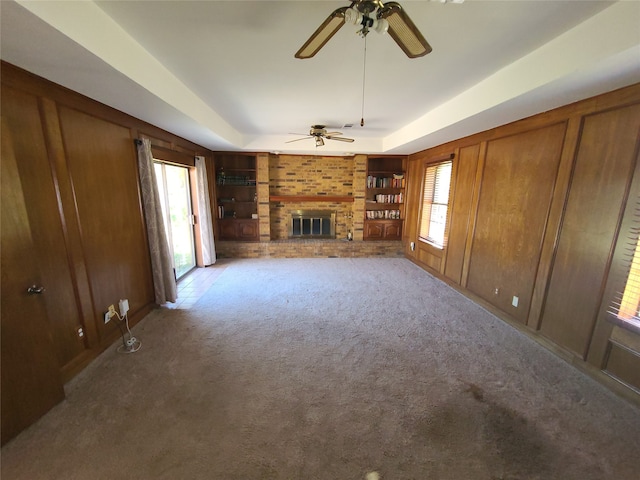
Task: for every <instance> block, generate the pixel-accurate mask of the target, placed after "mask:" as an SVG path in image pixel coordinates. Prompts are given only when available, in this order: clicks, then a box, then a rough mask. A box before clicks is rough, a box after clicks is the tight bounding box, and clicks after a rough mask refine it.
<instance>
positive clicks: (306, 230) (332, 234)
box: [289, 210, 336, 238]
mask: <svg viewBox="0 0 640 480" xmlns="http://www.w3.org/2000/svg"><path fill="white" fill-rule="evenodd" d="M289 238H336V212H333V211H330V210H296V211H295V212H292V213H291V222H290V223H289Z"/></svg>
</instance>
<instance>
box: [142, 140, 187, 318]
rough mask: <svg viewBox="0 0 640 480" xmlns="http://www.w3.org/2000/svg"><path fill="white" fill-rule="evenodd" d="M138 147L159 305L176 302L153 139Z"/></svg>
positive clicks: (176, 293)
mask: <svg viewBox="0 0 640 480" xmlns="http://www.w3.org/2000/svg"><path fill="white" fill-rule="evenodd" d="M136 145H137V147H138V170H139V171H140V187H141V189H142V209H143V211H144V216H145V221H146V224H147V237H148V238H149V252H150V254H151V270H152V274H153V289H154V293H155V301H156V303H157V304H158V305H162V304H163V303H167V302H172V303H174V302H175V301H176V298H178V292H177V287H176V278H175V273H174V271H173V262H172V259H171V254H170V253H169V244H168V243H167V234H166V230H165V229H164V220H163V218H162V207H161V205H160V195H159V194H158V184H157V183H156V177H155V172H154V168H153V155H152V154H151V142H150V141H149V139H147V138H144V139H142V140H136Z"/></svg>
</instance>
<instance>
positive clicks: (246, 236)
mask: <svg viewBox="0 0 640 480" xmlns="http://www.w3.org/2000/svg"><path fill="white" fill-rule="evenodd" d="M238 239H239V240H257V239H258V222H256V221H255V220H241V221H239V222H238Z"/></svg>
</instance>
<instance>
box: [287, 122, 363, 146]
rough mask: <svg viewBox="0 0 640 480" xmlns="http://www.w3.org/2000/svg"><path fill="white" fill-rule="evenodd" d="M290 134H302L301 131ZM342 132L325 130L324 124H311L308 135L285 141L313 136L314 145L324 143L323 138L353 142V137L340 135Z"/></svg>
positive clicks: (295, 140)
mask: <svg viewBox="0 0 640 480" xmlns="http://www.w3.org/2000/svg"><path fill="white" fill-rule="evenodd" d="M292 135H304V134H303V133H294V134H292ZM341 135H342V132H327V129H326V127H325V126H324V125H311V130H309V135H305V136H304V137H302V138H296V139H294V140H289V141H288V142H285V143H291V142H299V141H300V140H306V139H308V138H313V139H314V140H315V142H316V147H321V146H323V145H324V140H323V139H324V138H326V139H327V140H338V141H339V142H349V143H351V142H353V141H354V140H353V138H347V137H342V136H341Z"/></svg>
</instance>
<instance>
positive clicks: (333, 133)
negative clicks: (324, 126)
mask: <svg viewBox="0 0 640 480" xmlns="http://www.w3.org/2000/svg"><path fill="white" fill-rule="evenodd" d="M325 135H326V136H329V135H342V132H327V133H325Z"/></svg>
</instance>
